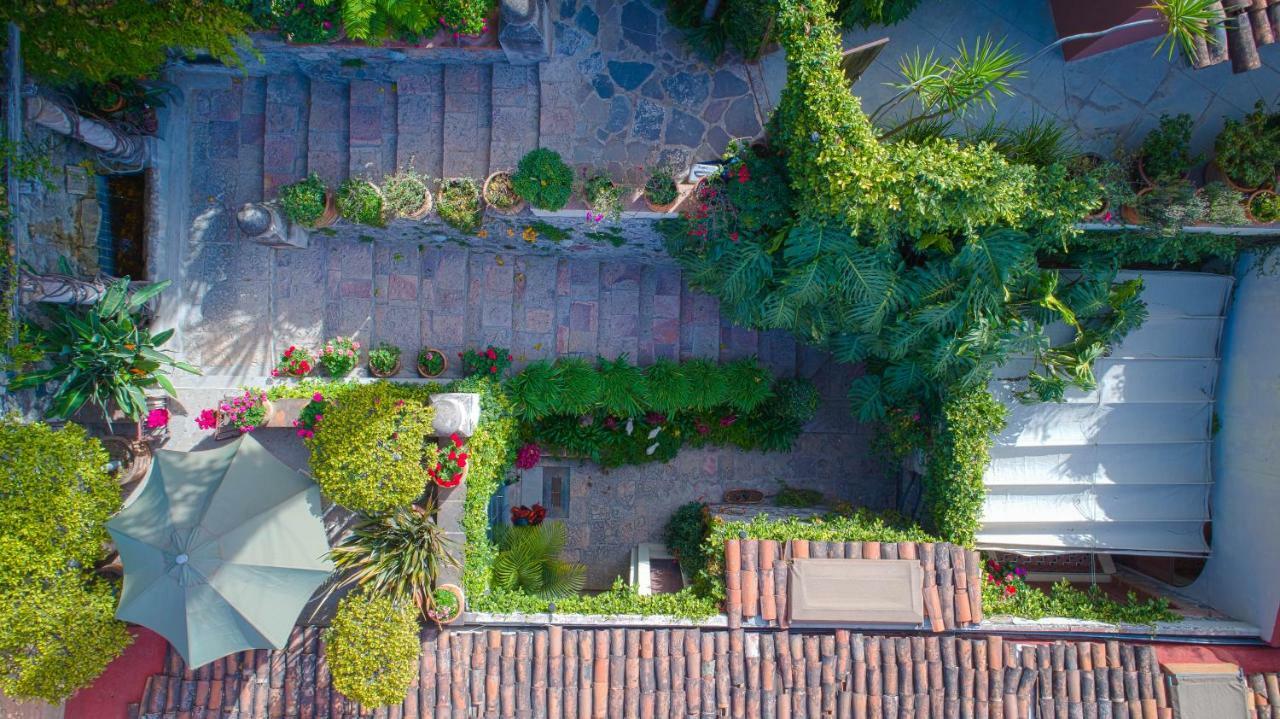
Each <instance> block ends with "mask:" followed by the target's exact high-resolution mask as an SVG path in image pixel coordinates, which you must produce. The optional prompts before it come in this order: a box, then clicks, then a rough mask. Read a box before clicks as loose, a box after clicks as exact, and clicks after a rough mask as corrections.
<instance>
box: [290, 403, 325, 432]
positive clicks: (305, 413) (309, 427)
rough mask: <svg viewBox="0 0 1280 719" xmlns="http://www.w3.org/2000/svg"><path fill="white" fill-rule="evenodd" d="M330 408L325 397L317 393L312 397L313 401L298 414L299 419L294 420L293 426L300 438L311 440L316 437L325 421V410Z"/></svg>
mask: <svg viewBox="0 0 1280 719" xmlns="http://www.w3.org/2000/svg"><path fill="white" fill-rule="evenodd" d="M328 408H329V401H328V400H326V399H325V398H324V395H323V394H321V393H319V392H316V393H315V394H313V395H311V401H310V402H307V403H306V405H304V406H303V407H302V411H300V412H298V418H297V419H295V420H293V426H294V428H295V430H296V431H297V433H298V436H299V437H301V438H303V439H311V438H312V437H315V436H316V430H317V429H318V428H319V427H320V422H321V420H323V419H324V413H325V410H327V409H328Z"/></svg>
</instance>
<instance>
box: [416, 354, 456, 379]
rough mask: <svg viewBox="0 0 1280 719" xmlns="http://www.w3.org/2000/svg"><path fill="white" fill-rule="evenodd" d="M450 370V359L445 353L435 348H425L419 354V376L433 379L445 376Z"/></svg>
mask: <svg viewBox="0 0 1280 719" xmlns="http://www.w3.org/2000/svg"><path fill="white" fill-rule="evenodd" d="M448 368H449V359H448V358H447V357H445V355H444V353H443V352H441V351H440V350H438V349H435V348H433V347H423V348H422V350H421V351H419V352H418V374H420V375H422V376H423V377H426V378H427V379H431V378H432V377H439V376H440V375H442V374H444V371H445V370H446V369H448Z"/></svg>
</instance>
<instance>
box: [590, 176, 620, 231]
mask: <svg viewBox="0 0 1280 719" xmlns="http://www.w3.org/2000/svg"><path fill="white" fill-rule="evenodd" d="M582 196H583V197H584V198H585V199H586V201H587V206H588V207H590V208H591V209H592V210H594V211H595V212H596V215H597V216H602V217H601V219H602V220H609V221H611V222H613V221H617V219H618V218H619V217H621V216H622V188H621V187H620V186H618V185H617V184H615V183H614V182H613V180H610V179H609V176H608V175H606V174H603V173H597V174H594V175H591V176H590V177H588V178H587V179H586V181H585V182H583V184H582ZM596 221H597V222H599V221H600V220H596Z"/></svg>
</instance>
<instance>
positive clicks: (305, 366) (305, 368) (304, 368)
mask: <svg viewBox="0 0 1280 719" xmlns="http://www.w3.org/2000/svg"><path fill="white" fill-rule="evenodd" d="M298 369H299V370H300V371H301V372H302V373H303V374H306V373H308V372H310V371H311V363H309V362H307V361H306V360H303V362H302V364H300V365H298Z"/></svg>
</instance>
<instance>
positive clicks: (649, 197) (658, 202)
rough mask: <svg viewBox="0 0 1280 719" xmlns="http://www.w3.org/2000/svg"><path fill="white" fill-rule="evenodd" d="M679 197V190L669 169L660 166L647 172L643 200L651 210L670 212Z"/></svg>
mask: <svg viewBox="0 0 1280 719" xmlns="http://www.w3.org/2000/svg"><path fill="white" fill-rule="evenodd" d="M679 199H680V190H679V188H678V187H677V186H676V178H675V175H674V174H672V172H671V170H668V169H666V168H661V167H660V168H657V169H655V170H652V171H650V172H649V179H648V180H646V181H645V183H644V202H645V204H646V205H648V207H649V209H650V210H651V211H653V212H670V211H671V208H672V207H675V204H676V202H677V201H678V200H679Z"/></svg>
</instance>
